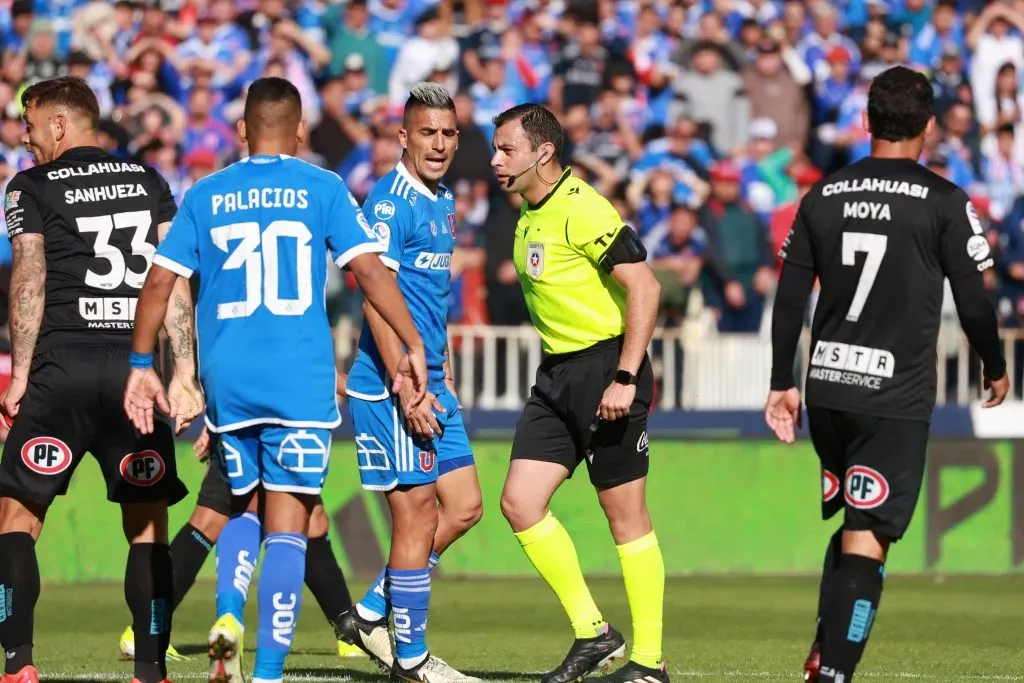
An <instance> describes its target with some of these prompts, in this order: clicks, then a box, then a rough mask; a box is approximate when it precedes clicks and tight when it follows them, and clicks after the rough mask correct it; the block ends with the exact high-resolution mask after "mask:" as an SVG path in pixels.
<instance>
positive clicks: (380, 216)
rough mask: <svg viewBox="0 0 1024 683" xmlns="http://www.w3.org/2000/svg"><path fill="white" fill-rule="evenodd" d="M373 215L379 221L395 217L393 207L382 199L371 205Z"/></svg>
mask: <svg viewBox="0 0 1024 683" xmlns="http://www.w3.org/2000/svg"><path fill="white" fill-rule="evenodd" d="M373 215H374V216H376V218H377V220H379V221H387V220H391V219H392V218H394V217H395V205H394V204H392V203H391V202H390V201H388V200H387V199H382V200H380V201H379V202H377V203H376V204H374V205H373Z"/></svg>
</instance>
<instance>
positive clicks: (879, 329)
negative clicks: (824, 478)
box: [779, 157, 993, 421]
mask: <svg viewBox="0 0 1024 683" xmlns="http://www.w3.org/2000/svg"><path fill="white" fill-rule="evenodd" d="M983 233H984V231H983V227H982V224H981V222H980V221H979V220H978V215H977V214H976V213H975V210H974V207H973V206H972V204H971V202H970V200H969V199H968V197H967V194H966V193H965V192H964V191H963V190H961V189H960V188H958V187H957V186H956V185H954V184H953V183H951V182H949V181H947V180H946V179H944V178H942V177H940V176H939V175H937V174H935V173H932V172H931V171H929V170H928V169H926V168H925V167H923V166H921V165H920V164H918V163H916V162H914V161H911V160H907V159H880V158H872V157H868V158H866V159H863V160H861V161H859V162H857V163H855V164H851V165H850V166H847V167H846V168H844V169H842V170H840V171H838V172H836V173H834V174H832V175H831V176H829V177H828V178H826V179H824V180H822V181H820V182H819V183H818V184H816V185H815V186H814V187H812V188H811V190H810V192H808V194H807V196H806V197H804V199H803V201H802V202H801V204H800V209H799V211H798V213H797V217H796V220H795V221H794V224H793V228H792V230H791V232H790V234H789V236H788V237H787V238H786V241H785V243H784V244H783V246H782V249H781V251H780V254H779V255H780V257H782V258H783V259H785V260H786V261H787V262H788V263H792V264H795V265H799V266H805V267H808V268H813V269H814V271H815V273H816V274H817V276H818V278H819V282H820V285H821V293H820V296H819V299H818V304H817V308H816V309H815V312H814V321H813V324H812V328H811V348H810V364H809V367H808V371H807V385H806V397H807V405H813V406H820V407H823V408H832V409H836V410H846V411H850V412H855V413H864V414H869V415H878V416H884V417H900V418H907V419H914V420H925V421H928V420H930V419H931V412H932V408H933V407H934V405H935V394H936V341H937V338H938V332H939V323H940V319H941V313H942V297H943V280H944V279H945V278H949V280H950V282H951V283H953V287H954V291H956V290H957V285H958V283H960V282H966V280H964V278H968V279H971V278H977V280H978V286H979V288H980V281H981V278H982V272H983V271H984V270H986V269H988V268H991V267H992V265H993V260H992V256H991V254H990V250H989V244H988V241H987V240H986V238H985V235H984V234H983Z"/></svg>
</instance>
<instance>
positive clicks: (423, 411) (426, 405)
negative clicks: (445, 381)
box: [398, 390, 444, 441]
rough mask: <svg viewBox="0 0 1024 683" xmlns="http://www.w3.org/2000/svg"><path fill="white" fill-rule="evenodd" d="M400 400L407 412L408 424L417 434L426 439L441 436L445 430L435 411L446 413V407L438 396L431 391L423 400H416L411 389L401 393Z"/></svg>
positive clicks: (404, 410) (405, 412) (404, 411)
mask: <svg viewBox="0 0 1024 683" xmlns="http://www.w3.org/2000/svg"><path fill="white" fill-rule="evenodd" d="M398 400H399V401H400V402H401V404H402V412H403V413H404V414H405V421H406V424H407V425H408V426H409V429H411V430H412V432H413V433H414V434H416V436H418V437H420V438H421V439H423V440H424V441H430V440H431V439H433V438H434V437H435V436H441V433H442V432H443V431H444V430H443V429H441V424H440V423H439V422H438V421H437V416H436V415H435V414H434V411H437V412H438V413H441V414H442V415H443V414H444V407H443V406H442V405H441V404H440V402H438V400H437V397H436V396H434V395H433V394H432V393H430V392H429V391H428V392H427V393H426V395H424V397H423V400H422V401H420V402H419V403H416V402H415V398H414V397H413V396H412V392H411V391H410V390H406V391H404V392H402V393H401V394H399V396H398Z"/></svg>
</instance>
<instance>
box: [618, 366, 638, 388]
mask: <svg viewBox="0 0 1024 683" xmlns="http://www.w3.org/2000/svg"><path fill="white" fill-rule="evenodd" d="M636 381H637V378H636V375H634V374H633V373H631V372H630V371H629V370H622V369H621V368H620V369H619V371H618V372H616V373H615V382H616V383H617V384H625V385H626V386H627V387H628V386H632V385H634V384H636Z"/></svg>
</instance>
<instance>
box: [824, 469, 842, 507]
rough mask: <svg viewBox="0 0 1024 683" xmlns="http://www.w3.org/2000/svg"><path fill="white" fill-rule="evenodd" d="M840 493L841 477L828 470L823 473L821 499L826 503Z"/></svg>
mask: <svg viewBox="0 0 1024 683" xmlns="http://www.w3.org/2000/svg"><path fill="white" fill-rule="evenodd" d="M837 493H839V477H837V476H836V475H834V474H832V473H831V472H829V471H828V470H822V471H821V499H822V500H823V501H825V502H826V503H827V502H828V501H830V500H832V499H833V498H835V497H836V494H837Z"/></svg>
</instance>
